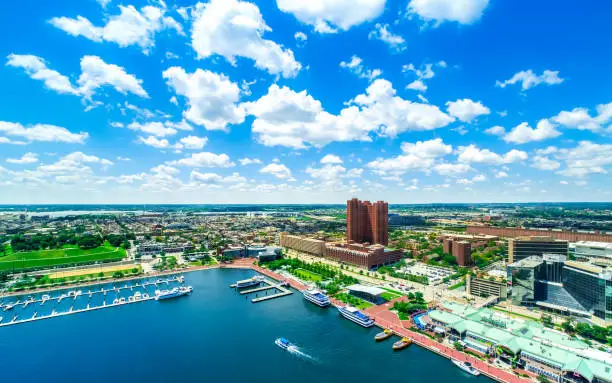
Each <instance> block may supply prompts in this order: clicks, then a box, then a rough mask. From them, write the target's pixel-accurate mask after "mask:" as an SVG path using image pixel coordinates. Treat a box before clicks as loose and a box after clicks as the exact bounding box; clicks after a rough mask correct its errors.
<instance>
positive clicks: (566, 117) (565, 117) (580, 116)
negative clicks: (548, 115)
mask: <svg viewBox="0 0 612 383" xmlns="http://www.w3.org/2000/svg"><path fill="white" fill-rule="evenodd" d="M595 111H596V112H597V114H596V115H595V116H591V114H590V113H589V110H588V109H586V108H574V109H572V110H571V111H562V112H560V113H559V114H558V115H557V116H555V117H553V118H552V120H553V121H555V122H556V123H558V124H561V125H563V126H565V127H567V128H571V129H578V130H590V131H592V132H595V133H602V132H604V131H612V129H611V128H610V127H607V128H604V125H607V124H609V123H610V122H611V121H612V102H611V103H608V104H600V105H597V107H596V108H595Z"/></svg>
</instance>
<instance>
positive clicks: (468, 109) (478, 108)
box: [446, 98, 491, 122]
mask: <svg viewBox="0 0 612 383" xmlns="http://www.w3.org/2000/svg"><path fill="white" fill-rule="evenodd" d="M446 107H447V110H448V114H450V115H451V116H453V117H457V118H458V119H459V120H461V121H463V122H472V120H474V119H475V118H476V117H478V116H482V115H488V114H490V113H491V111H490V110H489V108H487V107H486V106H484V105H482V103H481V102H480V101H477V102H475V101H472V100H470V99H469V98H464V99H463V100H461V99H457V101H448V102H447V103H446Z"/></svg>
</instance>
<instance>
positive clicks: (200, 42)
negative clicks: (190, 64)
mask: <svg viewBox="0 0 612 383" xmlns="http://www.w3.org/2000/svg"><path fill="white" fill-rule="evenodd" d="M193 13H194V22H193V29H192V46H193V49H194V50H195V51H196V54H197V58H198V59H203V58H207V57H210V56H212V55H215V54H218V55H220V56H223V57H225V58H226V59H227V60H228V61H229V62H230V63H232V64H235V63H236V57H245V58H248V59H251V60H253V61H254V62H255V66H256V67H257V68H259V69H263V70H266V71H268V72H269V73H271V74H275V75H282V76H283V77H286V78H290V77H295V76H296V75H297V73H298V72H299V71H300V69H301V68H302V65H301V64H300V63H299V62H297V61H296V60H295V57H294V55H293V51H291V49H283V47H282V46H281V45H279V44H277V43H275V42H274V41H272V40H266V39H264V38H263V35H264V34H265V33H266V32H268V31H271V30H272V29H271V28H270V27H269V26H268V25H267V24H266V22H265V21H264V19H263V17H262V15H261V13H260V11H259V8H258V7H257V5H255V4H253V3H248V2H246V1H239V0H211V1H210V2H208V3H205V4H204V3H198V4H197V5H196V8H195V10H194V12H193Z"/></svg>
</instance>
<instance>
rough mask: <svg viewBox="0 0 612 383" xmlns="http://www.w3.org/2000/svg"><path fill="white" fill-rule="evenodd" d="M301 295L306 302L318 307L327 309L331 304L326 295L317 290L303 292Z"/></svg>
mask: <svg viewBox="0 0 612 383" xmlns="http://www.w3.org/2000/svg"><path fill="white" fill-rule="evenodd" d="M302 294H303V295H304V298H306V300H307V301H310V302H312V303H314V304H315V305H317V306H319V307H327V306H329V305H330V304H331V302H330V301H329V298H328V297H327V295H325V294H323V293H322V292H320V291H319V290H315V289H311V290H304V291H302Z"/></svg>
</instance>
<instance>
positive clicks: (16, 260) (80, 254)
mask: <svg viewBox="0 0 612 383" xmlns="http://www.w3.org/2000/svg"><path fill="white" fill-rule="evenodd" d="M9 248H10V247H9ZM125 256H126V253H125V249H123V248H121V247H119V248H115V247H113V246H111V245H110V244H109V243H105V244H104V245H102V246H100V247H96V248H95V249H89V250H83V249H80V248H78V247H76V246H74V245H68V246H64V248H62V249H52V250H34V251H22V252H18V253H15V252H12V251H10V252H7V256H5V257H0V271H12V270H21V269H32V268H43V267H53V266H58V265H68V264H77V263H88V262H96V261H105V260H117V261H119V260H121V259H123V258H125Z"/></svg>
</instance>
